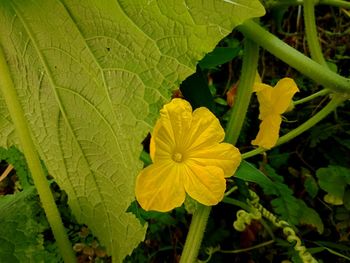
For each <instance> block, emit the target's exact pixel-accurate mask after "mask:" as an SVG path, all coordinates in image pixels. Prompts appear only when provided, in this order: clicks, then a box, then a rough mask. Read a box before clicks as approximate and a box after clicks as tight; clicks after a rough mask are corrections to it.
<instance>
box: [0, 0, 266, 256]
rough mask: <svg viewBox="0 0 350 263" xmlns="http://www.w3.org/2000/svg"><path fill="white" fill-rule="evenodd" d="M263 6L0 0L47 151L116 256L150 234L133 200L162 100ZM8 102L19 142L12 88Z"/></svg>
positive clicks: (83, 214)
mask: <svg viewBox="0 0 350 263" xmlns="http://www.w3.org/2000/svg"><path fill="white" fill-rule="evenodd" d="M263 14H264V9H263V7H262V6H261V4H260V3H259V1H257V0H255V1H251V0H249V1H248V0H235V1H229V0H226V1H224V0H207V1H199V0H186V1H185V0H172V1H171V0H158V1H152V0H137V1H136V0H135V1H129V0H119V1H117V0H114V1H112V0H100V1H92V0H91V1H73V0H61V1H59V0H36V1H34V0H33V1H28V0H18V1H9V0H7V1H5V0H0V32H1V34H0V44H1V46H2V48H3V49H4V52H5V55H6V59H7V61H8V64H9V67H10V70H11V74H12V78H13V81H14V82H15V85H16V89H17V93H18V96H19V98H20V100H21V105H22V107H23V109H24V112H25V114H26V118H27V120H28V122H29V126H30V128H31V133H32V136H33V139H34V141H35V143H36V145H37V149H38V152H39V153H40V156H41V158H42V159H43V160H44V161H45V164H46V165H47V167H48V169H49V172H50V173H51V174H52V175H53V176H54V177H55V179H56V180H57V182H58V184H59V185H60V187H61V188H62V189H64V190H65V191H66V192H67V193H68V196H69V205H70V207H71V208H72V210H73V212H74V214H75V216H76V217H77V219H78V220H79V221H80V222H83V223H86V224H87V225H88V226H89V227H90V228H91V229H92V231H93V232H94V233H95V235H97V236H98V237H99V239H100V241H101V242H102V243H103V244H104V245H105V246H106V247H107V249H108V251H109V252H110V253H111V254H112V256H113V259H114V261H115V262H120V261H121V260H122V259H123V258H124V257H125V255H127V254H129V253H130V252H131V251H132V249H133V248H134V247H135V246H136V245H137V244H138V243H139V242H140V240H143V238H144V234H145V230H146V228H145V227H142V226H141V225H140V223H139V221H138V220H137V219H136V217H135V216H134V215H133V214H131V213H127V212H126V210H127V208H128V206H129V205H130V203H131V202H132V201H133V200H134V180H135V176H136V175H137V173H138V171H139V170H140V169H141V168H142V163H141V162H140V161H139V160H138V157H139V154H140V151H141V141H142V140H143V138H144V137H145V135H146V134H147V132H149V131H150V130H151V127H152V125H153V123H154V120H155V118H156V117H157V114H158V110H159V108H160V106H161V105H162V104H163V103H164V102H165V101H167V100H168V99H169V97H170V90H172V89H174V88H175V87H177V86H178V85H179V84H180V82H181V81H183V80H184V79H185V78H186V77H187V76H189V75H190V74H192V73H193V72H194V71H195V66H196V63H197V61H198V60H199V59H201V58H202V57H203V56H204V55H205V53H207V52H209V51H211V50H212V49H213V48H214V47H215V45H216V44H217V42H218V41H219V40H220V39H222V38H223V37H224V36H225V35H227V34H228V33H229V32H230V31H231V30H232V28H233V27H235V26H236V25H237V24H239V23H241V22H242V21H243V20H244V19H248V18H250V17H256V16H261V15H263ZM0 110H1V115H0V116H1V117H0V128H1V130H0V138H1V139H0V143H1V145H6V146H7V145H9V144H12V143H14V142H15V141H16V139H15V138H14V136H13V134H14V133H13V127H12V125H11V122H10V118H9V116H8V113H7V112H6V108H5V107H4V103H3V101H2V99H1V98H0Z"/></svg>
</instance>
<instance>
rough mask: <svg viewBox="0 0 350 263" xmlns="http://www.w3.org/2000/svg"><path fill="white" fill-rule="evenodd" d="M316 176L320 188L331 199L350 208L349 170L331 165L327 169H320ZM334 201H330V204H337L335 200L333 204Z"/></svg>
mask: <svg viewBox="0 0 350 263" xmlns="http://www.w3.org/2000/svg"><path fill="white" fill-rule="evenodd" d="M316 176H317V178H318V184H319V185H320V188H321V189H323V190H324V191H326V192H327V193H328V195H329V196H330V197H334V199H336V200H339V201H341V202H336V203H338V204H342V203H344V205H345V206H346V207H350V198H349V193H350V189H347V186H349V185H350V169H349V168H346V167H342V166H334V165H330V166H328V167H327V168H320V169H318V170H317V171H316ZM332 200H333V199H332ZM332 200H328V202H329V203H333V204H336V203H335V201H336V200H333V202H332ZM326 201H327V200H326Z"/></svg>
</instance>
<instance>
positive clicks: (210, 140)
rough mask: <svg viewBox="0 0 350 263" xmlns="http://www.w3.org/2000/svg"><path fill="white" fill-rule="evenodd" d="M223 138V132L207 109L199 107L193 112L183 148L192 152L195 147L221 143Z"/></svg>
mask: <svg viewBox="0 0 350 263" xmlns="http://www.w3.org/2000/svg"><path fill="white" fill-rule="evenodd" d="M224 137H225V132H224V129H223V128H222V127H221V125H220V122H219V120H218V119H217V118H216V117H215V115H214V114H213V113H211V112H210V111H209V110H208V109H207V108H204V107H200V108H198V109H196V110H195V111H194V112H193V118H192V123H191V128H190V130H189V131H188V134H187V137H186V141H185V145H184V147H185V149H187V150H186V151H192V150H194V149H196V148H197V147H198V148H199V147H208V146H212V145H213V144H217V143H219V142H222V141H223V140H224Z"/></svg>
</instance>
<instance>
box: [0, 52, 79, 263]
mask: <svg viewBox="0 0 350 263" xmlns="http://www.w3.org/2000/svg"><path fill="white" fill-rule="evenodd" d="M0 90H1V91H2V95H3V97H4V99H5V102H6V105H7V109H8V111H9V113H10V116H11V119H12V121H13V124H14V126H15V130H16V133H17V136H18V138H19V140H20V144H21V147H22V150H23V153H24V156H25V158H26V161H27V163H28V167H29V170H30V172H31V174H32V177H33V181H34V185H35V187H36V189H37V191H38V193H39V197H40V201H41V203H42V206H43V208H44V211H45V214H46V217H47V220H48V222H49V224H50V226H51V229H52V232H53V234H54V237H55V239H56V242H57V246H58V248H59V250H60V252H61V255H62V258H63V260H64V262H67V263H74V262H76V257H75V255H74V252H73V250H72V246H71V244H70V242H69V239H68V236H67V233H66V231H65V228H64V226H63V223H62V220H61V216H60V214H59V211H58V209H57V206H56V204H55V200H54V197H53V195H52V192H51V190H50V187H49V183H48V181H47V179H46V176H45V173H44V170H43V168H42V166H41V163H40V159H39V156H38V153H37V152H36V150H35V146H34V143H33V141H32V138H31V136H30V131H29V127H28V123H27V120H26V119H25V117H24V112H23V109H22V106H21V104H20V102H19V100H18V96H17V93H16V90H15V87H14V84H13V81H12V79H11V74H10V70H9V68H8V65H7V62H6V59H5V55H4V52H3V50H2V48H1V46H0Z"/></svg>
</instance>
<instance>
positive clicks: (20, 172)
mask: <svg viewBox="0 0 350 263" xmlns="http://www.w3.org/2000/svg"><path fill="white" fill-rule="evenodd" d="M0 160H3V161H6V162H7V163H9V164H11V165H12V166H13V167H14V169H15V170H16V175H17V176H18V179H19V181H20V183H21V187H22V188H23V189H27V188H28V187H31V186H32V185H33V183H32V179H31V177H30V174H29V170H28V167H27V163H26V160H25V159H24V156H23V154H22V153H21V152H20V151H19V150H18V149H17V148H16V147H14V146H12V147H10V148H9V149H5V148H2V147H0Z"/></svg>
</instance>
